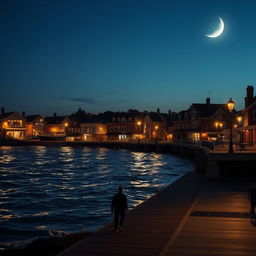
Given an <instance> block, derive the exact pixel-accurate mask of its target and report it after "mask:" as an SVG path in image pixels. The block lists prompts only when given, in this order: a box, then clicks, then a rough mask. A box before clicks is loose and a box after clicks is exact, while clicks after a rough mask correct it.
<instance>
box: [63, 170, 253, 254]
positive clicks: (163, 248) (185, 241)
mask: <svg viewBox="0 0 256 256" xmlns="http://www.w3.org/2000/svg"><path fill="white" fill-rule="evenodd" d="M248 185H249V182H248V181H247V182H242V181H219V182H209V181H206V180H205V179H204V177H203V176H202V175H201V174H200V173H198V172H194V173H188V174H186V175H185V176H184V177H183V178H181V179H180V180H178V181H176V182H175V183H174V184H172V185H171V186H169V187H168V188H166V189H165V190H163V191H161V192H160V193H158V194H156V195H155V196H153V197H152V198H151V199H149V200H147V201H146V202H144V203H143V204H141V205H140V206H139V207H137V208H135V209H134V210H132V211H131V212H129V214H128V216H127V219H126V226H125V230H124V231H123V232H121V233H114V232H113V226H112V225H111V223H110V224H109V225H107V226H105V227H104V228H102V229H101V230H99V231H98V232H96V233H94V234H92V235H91V236H88V237H87V238H85V239H82V240H81V241H80V242H78V243H77V244H75V245H73V246H71V247H70V248H68V249H66V250H65V251H63V252H62V253H60V254H59V256H79V255H90V256H96V255H104V256H105V255H111V256H117V255H127V256H128V255H129V256H134V255H147V256H151V255H152V256H156V255H160V256H164V255H170V256H205V255H211V256H217V255H218V256H222V255H223V256H231V255H240V256H244V255H246V256H255V255H256V243H255V237H256V228H255V223H253V222H251V219H250V217H251V216H250V214H249V213H248V212H249V203H248V201H247V190H248Z"/></svg>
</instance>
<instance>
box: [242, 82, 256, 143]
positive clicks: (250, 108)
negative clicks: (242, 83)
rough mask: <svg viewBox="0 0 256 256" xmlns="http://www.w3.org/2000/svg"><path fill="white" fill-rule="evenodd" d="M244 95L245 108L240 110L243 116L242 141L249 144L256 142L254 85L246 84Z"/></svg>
mask: <svg viewBox="0 0 256 256" xmlns="http://www.w3.org/2000/svg"><path fill="white" fill-rule="evenodd" d="M246 92H247V94H246V97H245V108H244V110H243V111H242V117H243V127H242V129H241V130H242V132H243V142H244V143H246V144H249V145H254V144H256V97H255V96H254V87H253V86H252V85H250V86H247V88H246Z"/></svg>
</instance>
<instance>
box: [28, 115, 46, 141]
mask: <svg viewBox="0 0 256 256" xmlns="http://www.w3.org/2000/svg"><path fill="white" fill-rule="evenodd" d="M24 116H25V115H24ZM25 118H26V128H27V136H28V137H37V136H39V135H42V134H43V133H44V129H45V121H44V118H43V117H42V116H41V115H28V116H25Z"/></svg>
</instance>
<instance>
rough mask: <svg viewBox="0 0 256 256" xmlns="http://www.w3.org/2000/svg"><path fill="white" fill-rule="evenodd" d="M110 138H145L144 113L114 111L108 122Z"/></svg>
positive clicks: (108, 136) (108, 135)
mask: <svg viewBox="0 0 256 256" xmlns="http://www.w3.org/2000/svg"><path fill="white" fill-rule="evenodd" d="M107 138H108V140H125V141H127V140H134V139H143V114H141V113H140V112H136V113H134V112H131V111H130V112H129V111H128V112H117V113H113V114H112V117H111V120H109V121H108V122H107Z"/></svg>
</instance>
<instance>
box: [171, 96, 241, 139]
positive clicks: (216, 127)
mask: <svg viewBox="0 0 256 256" xmlns="http://www.w3.org/2000/svg"><path fill="white" fill-rule="evenodd" d="M235 117H236V110H234V111H233V113H230V112H229V111H228V107H227V104H212V103H211V100H210V98H207V99H206V102H205V103H193V104H192V105H191V106H190V108H189V109H188V110H186V111H181V112H180V113H179V116H178V120H176V121H174V122H173V126H174V137H175V139H178V140H180V139H182V140H191V141H199V140H212V141H228V140H229V128H230V125H231V122H230V121H231V118H233V119H234V118H235ZM234 120H235V121H233V123H232V125H234V127H233V128H234V132H233V136H234V138H233V139H234V141H238V140H239V138H238V137H237V132H236V128H235V127H237V126H238V123H237V121H236V119H234Z"/></svg>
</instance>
